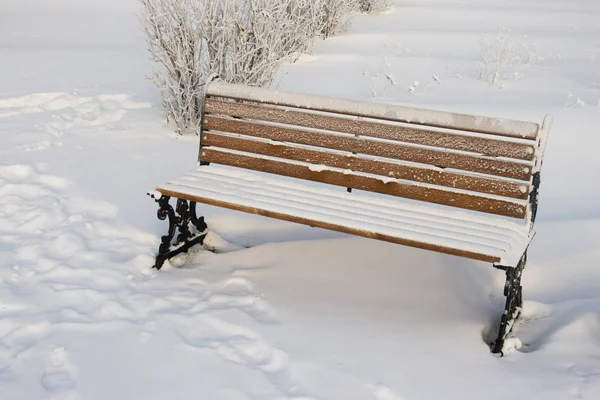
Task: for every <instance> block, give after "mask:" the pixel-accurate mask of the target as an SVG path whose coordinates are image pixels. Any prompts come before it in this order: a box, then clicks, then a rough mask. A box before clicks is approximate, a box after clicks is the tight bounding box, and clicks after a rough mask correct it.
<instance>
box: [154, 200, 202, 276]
mask: <svg viewBox="0 0 600 400" xmlns="http://www.w3.org/2000/svg"><path fill="white" fill-rule="evenodd" d="M150 196H151V197H152V198H153V199H154V200H155V201H156V202H157V203H158V207H159V208H158V212H157V216H158V219H160V220H161V221H164V220H165V219H167V218H168V220H169V231H168V233H167V234H166V235H164V236H162V237H161V243H160V246H159V248H158V254H157V255H156V262H155V263H154V266H153V268H156V269H158V270H160V269H161V268H162V266H163V264H164V263H165V261H166V260H168V259H170V258H172V257H174V256H176V255H177V254H180V253H184V252H187V251H188V250H189V249H190V248H191V247H192V246H194V245H196V244H202V243H203V241H204V237H205V236H206V233H207V226H206V223H205V222H204V217H200V218H198V217H197V216H196V203H195V202H193V201H191V202H189V205H188V202H187V200H182V199H177V204H176V206H175V209H173V207H172V206H171V205H170V204H169V200H170V199H171V198H170V197H169V196H162V195H161V196H160V197H157V196H155V195H154V194H151V195H150ZM190 222H191V223H192V224H193V226H194V228H195V232H192V230H190ZM176 230H178V231H179V234H178V235H177V238H176V240H175V241H174V240H173V239H175V231H176Z"/></svg>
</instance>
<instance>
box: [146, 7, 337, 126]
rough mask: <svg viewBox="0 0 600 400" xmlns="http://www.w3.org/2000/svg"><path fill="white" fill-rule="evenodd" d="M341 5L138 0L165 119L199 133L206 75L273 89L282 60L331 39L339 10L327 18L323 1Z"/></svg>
mask: <svg viewBox="0 0 600 400" xmlns="http://www.w3.org/2000/svg"><path fill="white" fill-rule="evenodd" d="M341 1H348V0H140V2H141V4H142V10H143V14H142V21H143V27H144V30H145V32H146V37H147V41H148V48H149V51H150V54H151V56H152V58H153V60H154V61H156V62H157V63H158V64H159V65H160V66H159V68H157V69H156V70H155V71H154V73H153V75H152V79H153V81H154V82H155V83H156V85H157V87H158V88H159V90H160V91H161V95H162V102H163V105H164V107H165V109H166V112H167V118H168V120H169V121H171V122H173V123H174V124H175V126H176V127H177V131H178V132H179V133H186V132H194V133H197V132H198V127H199V124H200V120H199V117H200V111H201V110H200V108H201V104H202V93H203V92H204V85H205V83H206V82H207V79H208V77H209V76H212V75H217V76H219V78H220V79H221V80H223V81H225V82H229V83H243V84H248V85H255V86H263V85H266V84H269V83H270V82H272V80H273V79H274V77H275V74H276V72H277V69H278V67H279V65H280V63H281V62H282V61H285V60H289V59H292V58H293V57H294V56H296V55H297V54H299V53H300V52H303V51H306V50H307V49H308V48H309V47H310V45H311V43H312V40H313V39H314V38H315V37H317V36H319V35H323V36H327V35H326V32H333V31H332V30H331V31H330V30H329V29H330V27H329V26H330V25H331V26H336V25H335V24H334V23H332V22H329V21H330V20H333V21H338V20H339V21H343V18H342V15H341V12H343V10H344V8H339V9H337V10H334V11H331V12H330V13H329V14H327V18H325V17H324V13H325V11H324V9H323V8H321V6H322V4H321V3H320V2H330V3H334V2H341ZM331 13H333V14H331ZM336 13H337V14H336ZM328 23H329V24H330V25H327V24H328ZM325 26H327V27H328V28H325ZM331 29H332V28H331Z"/></svg>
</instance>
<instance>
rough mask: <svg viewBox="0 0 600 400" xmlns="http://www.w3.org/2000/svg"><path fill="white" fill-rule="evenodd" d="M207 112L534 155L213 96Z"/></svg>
mask: <svg viewBox="0 0 600 400" xmlns="http://www.w3.org/2000/svg"><path fill="white" fill-rule="evenodd" d="M205 113H208V114H211V113H212V114H222V115H230V116H233V117H239V118H249V119H254V120H260V121H267V122H275V123H282V124H288V125H295V126H302V127H307V128H314V129H324V130H329V131H334V132H342V133H350V134H354V135H362V136H369V137H375V138H380V139H388V140H396V141H400V142H405V143H413V144H421V145H427V146H431V147H439V148H444V149H453V150H462V151H469V152H473V153H478V154H485V155H489V156H493V157H507V158H514V159H519V160H533V157H534V148H533V146H532V145H530V144H525V143H515V142H507V141H502V140H496V139H486V138H481V137H474V136H464V135H457V134H452V133H446V132H439V131H433V130H426V129H416V128H411V127H406V126H399V125H390V124H382V123H377V122H371V121H364V120H363V121H361V120H359V119H358V118H356V119H348V118H339V117H336V116H332V115H322V114H314V113H306V112H299V111H293V110H289V109H288V110H286V109H281V108H273V107H264V106H258V105H251V104H244V103H234V102H230V101H219V100H211V99H207V100H206V103H205Z"/></svg>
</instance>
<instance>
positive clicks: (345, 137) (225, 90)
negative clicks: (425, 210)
mask: <svg viewBox="0 0 600 400" xmlns="http://www.w3.org/2000/svg"><path fill="white" fill-rule="evenodd" d="M549 128H550V118H547V119H546V120H545V121H544V125H543V127H540V126H539V125H538V124H537V123H532V122H523V121H514V120H506V119H496V118H488V117H481V116H472V115H466V114H456V113H450V112H439V111H431V110H424V109H416V108H408V107H401V106H396V105H388V104H379V103H368V102H358V101H349V100H342V99H333V98H328V97H322V96H314V95H303V94H297V93H284V92H279V91H275V90H270V89H263V88H255V87H248V86H243V85H231V84H225V83H221V82H212V83H210V84H209V85H208V88H207V91H206V98H205V103H204V109H203V118H202V132H201V137H200V154H199V159H200V161H201V163H216V164H223V165H229V166H235V167H241V168H246V169H250V170H256V171H262V172H267V173H271V174H278V175H285V176H288V177H294V178H299V179H306V180H311V181H317V182H322V183H327V184H332V185H337V186H342V187H347V188H355V189H358V190H365V191H370V192H377V193H384V194H389V195H393V196H400V197H405V198H409V199H414V200H420V201H425V202H431V203H437V204H443V205H447V206H453V207H459V208H464V209H469V210H475V211H480V212H486V213H492V214H497V215H503V216H507V217H513V218H521V219H526V218H528V216H529V219H530V220H531V208H532V205H531V202H530V201H529V200H530V199H531V197H532V196H530V194H531V193H532V191H533V192H535V193H534V194H535V195H537V187H536V185H534V184H535V183H536V182H535V181H536V179H533V178H534V177H535V176H536V173H538V175H537V176H538V177H539V168H540V166H541V161H542V156H543V151H544V145H545V137H546V135H545V133H547V131H548V129H549ZM538 181H539V179H538ZM534 197H535V196H534Z"/></svg>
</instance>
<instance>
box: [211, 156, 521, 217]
mask: <svg viewBox="0 0 600 400" xmlns="http://www.w3.org/2000/svg"><path fill="white" fill-rule="evenodd" d="M201 158H202V161H206V162H209V163H216V164H222V165H229V166H233V167H238V168H245V169H250V170H254V171H261V172H267V173H271V174H277V175H282V176H288V177H293V178H299V179H306V180H310V181H315V182H322V183H327V184H331V185H337V186H342V187H349V188H354V189H359V190H365V191H369V192H376V193H382V194H389V195H393V196H399V197H405V198H408V199H414V200H420V201H426V202H430V203H436V204H443V205H448V206H453V207H458V208H464V209H469V210H475V211H481V212H485V213H490V214H497V215H503V216H507V217H513V218H524V217H525V206H523V205H522V204H518V203H515V202H511V201H508V200H500V199H492V198H487V197H481V196H477V195H472V194H466V193H456V192H452V191H447V190H443V189H437V188H431V187H426V186H421V185H411V184H407V183H401V182H396V181H390V182H387V183H385V182H383V181H382V180H381V179H377V178H371V177H368V176H361V175H356V174H345V173H343V172H340V171H332V170H322V171H312V170H311V169H310V168H309V167H308V166H305V165H301V164H294V163H290V162H285V161H283V160H282V161H278V160H270V159H265V158H260V157H255V156H252V155H249V154H248V155H246V154H239V153H232V152H227V151H220V150H218V149H216V148H214V147H207V148H203V149H202V151H201Z"/></svg>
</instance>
